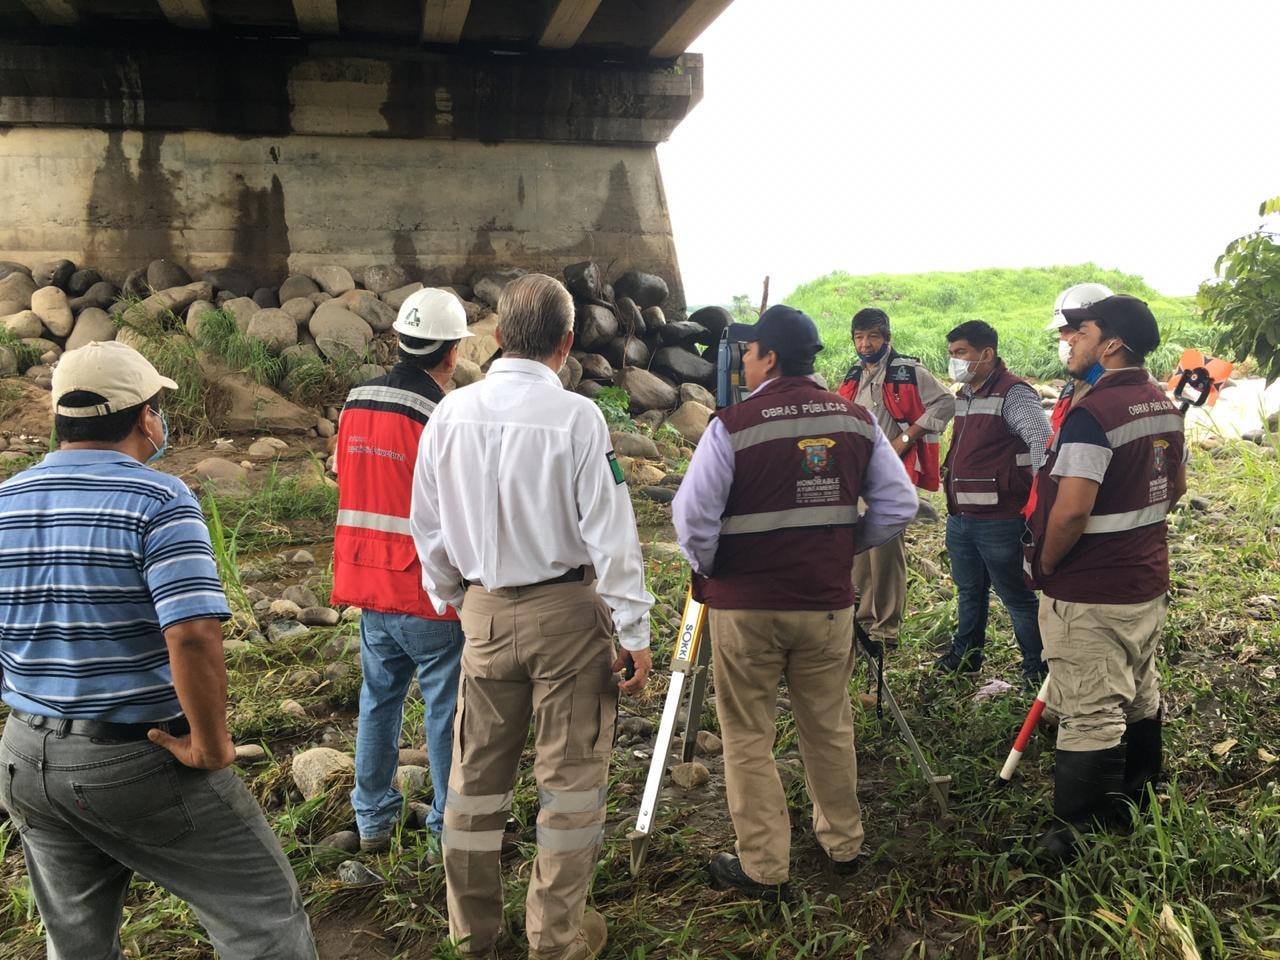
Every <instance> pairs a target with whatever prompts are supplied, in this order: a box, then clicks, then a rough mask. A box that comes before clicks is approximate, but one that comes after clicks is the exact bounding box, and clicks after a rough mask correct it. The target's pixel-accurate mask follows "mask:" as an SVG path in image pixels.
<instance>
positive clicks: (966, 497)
mask: <svg viewBox="0 0 1280 960" xmlns="http://www.w3.org/2000/svg"><path fill="white" fill-rule="evenodd" d="M1025 382H1026V381H1025V380H1023V379H1022V378H1021V377H1017V376H1014V375H1013V374H1012V373H1010V372H1009V368H1008V367H1006V366H1005V365H1004V361H1003V360H1000V359H998V358H997V360H996V368H995V370H994V371H992V373H991V376H989V377H987V382H986V383H984V384H983V385H982V387H980V388H979V389H978V391H977V392H976V393H973V394H971V395H970V396H968V397H966V396H965V395H964V393H961V394H960V395H959V396H958V397H956V419H955V425H954V426H953V427H952V428H951V446H950V448H949V449H948V450H947V459H946V461H945V462H944V463H943V475H944V476H945V477H946V490H947V510H949V511H950V512H951V513H952V514H956V515H960V514H963V515H964V516H967V517H980V518H982V519H986V520H1016V519H1018V518H1019V517H1021V516H1022V506H1023V504H1025V503H1026V502H1027V495H1028V494H1029V493H1030V492H1031V476H1032V474H1031V451H1030V450H1029V449H1028V448H1027V445H1026V443H1025V442H1024V441H1023V439H1022V438H1021V437H1019V436H1018V435H1017V434H1015V433H1014V432H1013V431H1011V430H1010V429H1009V425H1008V424H1007V423H1005V421H1004V398H1005V394H1007V393H1008V392H1009V390H1010V388H1012V387H1013V386H1015V385H1017V384H1019V383H1025Z"/></svg>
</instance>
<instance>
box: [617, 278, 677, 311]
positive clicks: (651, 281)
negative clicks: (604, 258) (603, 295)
mask: <svg viewBox="0 0 1280 960" xmlns="http://www.w3.org/2000/svg"><path fill="white" fill-rule="evenodd" d="M669 292H670V291H668V290H667V281H665V280H663V279H662V278H661V277H659V276H655V275H654V274H652V273H641V272H640V271H639V270H628V271H627V272H626V273H624V274H623V275H622V276H620V277H619V278H618V279H617V280H615V281H613V295H614V296H615V297H618V298H621V297H629V298H630V299H632V300H634V301H635V302H636V304H637V305H638V306H639V307H640V309H641V310H644V309H647V308H648V307H660V306H662V304H663V303H665V302H666V299H667V296H668V294H669Z"/></svg>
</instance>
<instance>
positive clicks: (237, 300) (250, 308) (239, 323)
mask: <svg viewBox="0 0 1280 960" xmlns="http://www.w3.org/2000/svg"><path fill="white" fill-rule="evenodd" d="M221 307H222V309H223V310H225V311H227V313H229V314H231V316H232V317H234V318H235V321H236V329H237V330H239V331H240V332H241V333H244V332H245V331H246V330H248V329H249V321H250V320H251V319H253V315H254V314H255V313H257V312H258V311H259V310H261V309H262V308H261V307H259V306H258V304H257V303H255V302H254V300H253V298H252V297H232V298H231V299H230V300H226V301H223V303H222V304H221Z"/></svg>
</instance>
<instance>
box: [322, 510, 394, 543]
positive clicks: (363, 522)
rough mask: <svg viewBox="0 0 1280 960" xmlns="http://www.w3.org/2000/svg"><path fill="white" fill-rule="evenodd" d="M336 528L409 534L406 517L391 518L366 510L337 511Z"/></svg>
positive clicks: (387, 515) (384, 514)
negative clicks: (361, 528)
mask: <svg viewBox="0 0 1280 960" xmlns="http://www.w3.org/2000/svg"><path fill="white" fill-rule="evenodd" d="M338 526H340V527H363V528H364V529H365V530H381V531H382V532H383V533H403V534H404V535H405V536H406V537H407V536H410V533H409V518H408V517H393V516H391V515H389V514H386V513H370V512H369V511H368V510H339V511H338Z"/></svg>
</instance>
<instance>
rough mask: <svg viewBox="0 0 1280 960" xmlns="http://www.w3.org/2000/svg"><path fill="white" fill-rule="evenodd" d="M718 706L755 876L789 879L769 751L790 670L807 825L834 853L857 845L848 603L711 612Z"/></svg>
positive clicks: (739, 826)
mask: <svg viewBox="0 0 1280 960" xmlns="http://www.w3.org/2000/svg"><path fill="white" fill-rule="evenodd" d="M711 650H712V655H713V658H714V665H715V673H714V675H713V678H714V681H715V691H716V713H717V715H718V716H719V718H720V732H721V737H722V739H723V740H724V778H725V787H726V793H727V796H728V803H729V815H730V816H731V817H732V818H733V829H734V833H736V834H737V838H738V857H739V859H740V860H741V861H742V869H743V870H744V871H745V872H746V874H747V876H749V877H750V878H751V879H752V880H755V881H756V882H757V883H782V882H783V881H784V880H786V879H787V874H788V871H789V867H790V853H791V821H790V818H789V817H788V816H787V800H786V794H785V792H784V791H783V789H782V780H781V779H780V778H779V776H778V767H777V763H776V761H775V760H774V758H773V743H774V735H775V733H776V729H775V726H774V716H775V713H776V706H777V701H778V680H779V679H780V678H781V677H784V676H785V677H786V678H787V687H788V690H789V692H790V695H791V712H792V714H793V716H794V717H795V720H796V730H797V732H798V733H799V735H800V755H801V757H802V758H803V760H804V771H805V782H806V783H807V784H808V787H809V796H810V797H811V798H812V799H813V832H814V834H815V836H816V837H817V839H818V843H820V844H821V845H822V848H823V849H824V850H825V851H826V852H827V853H828V854H830V856H831V857H832V858H833V859H835V860H852V859H853V858H854V857H855V856H857V855H858V851H859V850H860V849H861V848H862V838H863V830H862V809H861V807H860V806H859V805H858V758H857V755H856V753H855V752H854V746H853V711H852V708H851V707H850V705H849V677H850V675H851V674H852V673H853V657H854V653H853V608H852V607H848V608H846V609H844V610H717V609H715V608H712V610H711Z"/></svg>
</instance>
